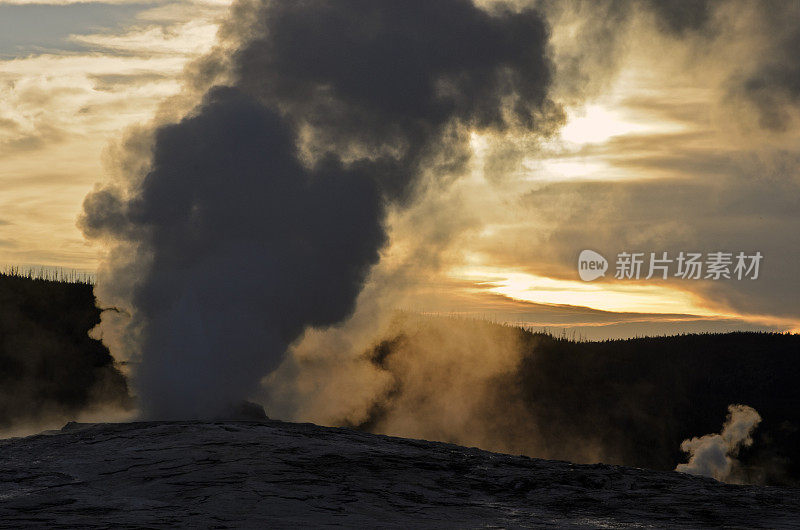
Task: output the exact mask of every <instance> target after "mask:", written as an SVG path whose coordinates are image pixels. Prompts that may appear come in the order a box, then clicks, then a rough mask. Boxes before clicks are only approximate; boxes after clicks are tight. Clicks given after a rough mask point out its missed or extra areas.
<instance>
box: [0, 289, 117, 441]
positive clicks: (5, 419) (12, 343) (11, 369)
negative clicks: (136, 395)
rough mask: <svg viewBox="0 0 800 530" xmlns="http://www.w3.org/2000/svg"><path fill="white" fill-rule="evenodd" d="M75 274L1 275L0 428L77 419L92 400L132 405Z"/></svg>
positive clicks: (98, 403)
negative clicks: (59, 276)
mask: <svg viewBox="0 0 800 530" xmlns="http://www.w3.org/2000/svg"><path fill="white" fill-rule="evenodd" d="M100 313H101V311H100V310H99V309H98V308H97V307H96V304H95V298H94V294H93V289H92V285H91V284H90V283H88V282H86V281H84V280H83V279H81V278H80V277H74V276H73V277H64V278H63V279H47V278H41V277H36V276H35V275H27V274H26V275H22V274H0V430H3V429H7V428H9V427H11V426H18V425H37V424H41V423H46V422H51V421H62V420H63V421H66V420H68V419H74V418H75V417H77V416H78V415H79V414H80V413H81V412H82V411H85V410H87V409H90V408H92V407H94V406H113V407H118V408H126V407H129V406H130V405H131V398H130V395H129V393H128V385H127V382H126V380H125V378H124V377H123V375H122V374H121V373H120V372H119V370H117V368H116V367H115V366H114V362H113V358H112V357H111V355H110V354H109V351H108V349H107V348H106V347H105V346H104V345H103V343H102V342H100V341H99V340H95V339H92V338H90V337H89V335H88V333H89V330H91V329H92V328H93V327H94V326H95V325H96V324H97V323H99V322H100Z"/></svg>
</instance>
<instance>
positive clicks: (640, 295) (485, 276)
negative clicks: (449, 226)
mask: <svg viewBox="0 0 800 530" xmlns="http://www.w3.org/2000/svg"><path fill="white" fill-rule="evenodd" d="M454 275H455V276H456V277H458V278H459V279H464V280H469V281H472V282H474V283H475V284H476V285H477V286H478V288H479V289H482V290H486V291H488V292H491V293H496V294H501V295H504V296H507V297H509V298H513V299H515V300H520V301H524V302H532V303H537V304H558V305H574V306H583V307H589V308H591V309H598V310H602V311H614V312H632V313H653V314H689V315H696V316H701V317H735V316H736V315H729V314H721V313H720V312H716V311H712V310H710V309H708V308H706V307H703V306H702V304H701V303H700V299H699V298H697V297H696V296H694V295H692V294H691V293H689V292H686V291H681V290H679V289H674V288H670V287H664V286H660V285H655V284H654V285H630V284H615V283H608V282H603V283H588V282H580V281H572V280H558V279H554V278H547V277H544V276H537V275H533V274H527V273H523V272H518V271H514V270H504V269H496V268H491V267H471V268H464V269H459V270H457V271H454Z"/></svg>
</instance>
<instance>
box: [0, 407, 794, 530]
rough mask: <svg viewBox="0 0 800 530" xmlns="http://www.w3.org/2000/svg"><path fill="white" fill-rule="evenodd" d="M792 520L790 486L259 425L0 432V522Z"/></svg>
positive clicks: (775, 523) (740, 523)
mask: <svg viewBox="0 0 800 530" xmlns="http://www.w3.org/2000/svg"><path fill="white" fill-rule="evenodd" d="M328 525H331V526H332V525H346V526H358V527H363V526H381V527H402V528H408V527H412V526H422V527H460V528H463V527H486V526H489V527H546V526H553V527H587V528H597V527H605V528H617V527H670V528H676V527H700V526H714V527H720V526H724V527H736V528H742V527H745V528H749V527H764V528H791V527H798V528H800V491H798V490H786V489H777V488H764V487H757V486H735V485H729V484H722V483H719V482H716V481H714V480H711V479H706V478H700V477H694V476H689V475H683V474H680V473H675V472H656V471H648V470H642V469H631V468H624V467H617V466H608V465H576V464H570V463H566V462H554V461H547V460H538V459H531V458H527V457H521V456H510V455H502V454H495V453H489V452H486V451H481V450H478V449H469V448H465V447H459V446H455V445H449V444H443V443H433V442H425V441H417V440H406V439H402V438H390V437H385V436H376V435H371V434H366V433H362V432H357V431H351V430H346V429H333V428H324V427H318V426H315V425H309V424H291V423H282V422H277V421H263V422H158V423H121V424H70V425H68V426H67V427H65V428H64V429H62V430H61V431H55V432H48V433H43V434H40V435H36V436H30V437H27V438H17V439H8V440H2V441H0V526H2V527H7V528H18V527H20V526H48V527H52V526H66V527H81V528H92V527H109V526H113V527H117V528H118V527H132V526H136V527H141V526H149V527H154V526H157V527H163V526H189V527H215V528H225V527H241V526H248V527H273V528H275V527H277V528H281V527H297V526H301V527H305V526H314V527H319V526H328Z"/></svg>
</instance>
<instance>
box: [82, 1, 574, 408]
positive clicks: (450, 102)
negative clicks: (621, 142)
mask: <svg viewBox="0 0 800 530" xmlns="http://www.w3.org/2000/svg"><path fill="white" fill-rule="evenodd" d="M233 13H234V18H233V19H232V20H231V21H230V22H229V23H228V25H227V26H226V30H225V35H226V38H227V39H228V41H227V42H229V43H234V44H233V45H232V48H233V49H232V50H231V51H230V52H224V53H222V55H223V57H222V58H219V57H217V58H214V60H210V61H209V63H208V64H209V65H212V66H214V65H216V67H218V68H217V70H219V69H220V68H223V67H224V68H226V69H227V70H228V71H227V74H228V78H229V82H228V83H226V85H227V86H215V87H212V88H211V89H209V90H208V91H207V93H206V94H205V95H204V97H203V98H202V103H201V104H200V105H199V106H197V107H196V108H195V109H194V110H193V111H192V112H191V113H189V115H187V116H185V117H184V118H183V119H182V120H180V122H179V123H173V124H166V125H162V126H161V127H159V128H158V129H157V130H156V131H155V133H154V135H153V142H154V143H153V147H152V158H151V161H150V163H149V165H148V166H147V168H146V170H145V171H144V172H143V174H139V173H138V172H137V171H134V170H128V171H127V173H124V174H123V179H122V180H121V181H119V182H113V183H111V184H108V185H106V186H105V187H100V188H98V189H96V190H95V191H94V192H92V193H91V194H90V195H88V196H87V198H86V199H85V202H84V212H83V215H82V217H81V219H80V226H81V227H82V229H83V231H84V233H85V234H86V235H87V237H89V238H96V239H102V240H104V241H106V242H107V243H108V245H109V248H110V250H109V254H108V259H107V261H106V263H105V264H104V266H103V269H102V270H101V271H100V274H99V277H98V281H99V282H100V285H99V290H100V292H101V293H103V292H105V293H106V294H107V295H108V297H111V298H116V299H118V300H120V301H121V302H122V303H124V304H125V305H126V306H127V307H128V309H129V310H130V313H131V318H130V321H129V322H128V323H127V326H126V335H125V337H126V340H127V341H128V347H130V348H131V350H132V351H133V352H134V353H135V354H136V355H137V356H138V361H139V362H138V370H137V373H136V386H137V390H138V392H139V395H140V399H141V404H142V407H143V412H144V414H145V415H146V416H148V417H155V418H167V417H207V416H213V415H215V414H218V413H219V412H220V411H221V410H224V409H225V408H226V407H228V406H230V404H232V403H235V402H236V401H238V400H241V399H244V398H247V397H249V396H251V395H252V394H253V393H254V391H255V390H256V389H257V387H258V383H259V381H260V379H261V378H262V377H263V376H264V375H265V374H267V373H268V372H270V371H271V370H273V369H274V368H275V367H276V366H277V365H278V364H279V362H280V361H281V358H282V356H283V354H284V352H285V351H286V349H287V347H288V346H289V345H290V344H291V343H292V342H293V341H294V340H296V339H297V338H298V337H299V336H300V334H301V333H302V332H303V330H304V329H305V328H306V327H307V326H326V325H330V324H334V323H336V322H339V321H341V320H343V319H345V318H346V317H347V316H348V315H349V314H350V313H351V312H352V311H353V308H354V304H355V301H356V297H357V295H358V293H359V292H360V290H361V288H362V286H363V283H364V281H365V278H366V277H367V274H368V272H369V270H370V267H371V266H372V265H374V264H375V263H376V262H377V261H378V259H379V252H380V250H381V248H382V247H383V245H384V243H385V240H386V235H385V229H384V223H385V216H386V208H387V207H388V206H389V205H392V204H394V205H403V204H407V203H408V202H409V201H411V200H412V199H413V197H414V195H415V193H416V192H417V188H418V187H419V185H420V182H422V177H423V176H426V175H437V174H441V175H448V174H452V173H453V172H454V171H456V170H457V169H458V168H459V167H461V166H462V165H463V164H464V163H465V161H466V160H467V158H468V143H467V140H468V138H469V132H470V131H472V130H486V129H491V130H496V131H503V130H508V129H511V128H516V127H520V128H525V129H526V130H541V131H546V130H547V129H548V128H549V127H552V124H554V123H559V122H560V121H561V119H562V116H561V112H560V110H559V108H558V107H557V106H556V105H555V104H553V103H552V102H551V101H550V99H549V97H548V87H549V84H550V81H551V65H550V62H549V60H548V59H547V54H546V43H547V38H548V31H547V26H546V24H545V22H544V21H543V19H542V17H541V16H540V15H539V13H537V12H536V11H534V10H531V9H522V10H517V11H510V10H506V9H502V10H492V11H488V10H483V9H480V8H478V7H476V6H475V5H473V3H472V2H470V1H469V0H441V1H437V2H429V1H425V0H413V1H408V2H394V1H393V0H379V1H375V0H369V1H367V0H337V1H335V2H333V1H325V0H312V1H304V2H294V1H288V0H287V1H273V2H239V3H238V4H237V5H236V6H235V7H234V9H233ZM217 59H218V61H217V62H216V63H215V62H214V61H215V60H217ZM208 71H216V70H215V69H214V68H210V67H209V68H207V69H205V70H203V72H204V74H205V73H207V72H208ZM196 81H197V84H202V80H200V79H198V80H196Z"/></svg>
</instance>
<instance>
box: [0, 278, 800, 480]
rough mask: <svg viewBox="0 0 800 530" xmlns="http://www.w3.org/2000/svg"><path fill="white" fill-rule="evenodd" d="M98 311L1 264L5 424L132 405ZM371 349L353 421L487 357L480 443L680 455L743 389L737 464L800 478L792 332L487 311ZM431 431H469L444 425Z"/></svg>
mask: <svg viewBox="0 0 800 530" xmlns="http://www.w3.org/2000/svg"><path fill="white" fill-rule="evenodd" d="M100 314H101V311H100V310H99V309H98V308H97V307H96V301H95V298H94V295H93V290H92V285H91V284H90V283H88V282H86V281H81V280H76V279H73V280H72V281H57V280H54V279H46V278H35V277H24V276H20V275H18V274H0V428H7V427H9V426H11V425H18V424H24V423H30V424H35V423H36V422H37V421H42V420H47V419H52V418H64V419H70V418H74V417H76V416H77V415H78V414H80V412H81V411H85V410H87V409H91V407H94V406H103V405H108V406H113V407H117V408H122V409H125V408H129V407H130V406H131V397H130V395H129V391H128V385H127V382H126V380H125V377H124V376H123V375H122V374H121V373H120V372H119V370H118V369H117V368H116V367H115V366H114V363H113V358H112V357H111V355H110V354H109V351H108V349H107V348H106V347H105V346H104V345H103V344H102V343H101V342H100V341H98V340H95V339H92V338H90V337H89V336H88V332H89V330H91V329H92V328H93V327H94V326H95V325H96V324H97V323H98V322H99V319H100ZM454 337H459V338H460V340H461V342H458V341H455V340H454ZM478 338H481V339H482V340H483V342H481V341H480V340H477V339H478ZM512 343H513V345H514V346H513V350H514V351H513V352H511V353H509V354H507V355H510V356H511V357H512V358H513V363H512V364H511V365H508V366H510V367H511V368H508V366H506V367H505V368H503V369H502V370H500V371H492V370H488V371H486V370H487V368H486V366H488V364H490V363H492V362H494V361H493V360H491V359H495V360H497V359H499V358H498V357H497V354H496V353H494V352H490V351H489V350H490V349H492V350H494V349H495V348H494V346H497V349H503V348H505V349H508V345H509V344H512ZM465 344H467V345H470V344H471V345H472V346H473V347H475V348H477V349H478V350H479V353H480V355H479V356H478V358H479V359H484V358H485V359H486V363H484V364H485V365H486V366H483V367H481V366H480V365H477V364H476V365H475V366H474V367H473V366H472V365H469V366H466V367H461V368H460V369H459V370H455V369H453V368H455V367H456V365H457V364H458V363H463V364H466V363H467V362H468V360H467V357H464V356H460V350H459V348H462V349H463V346H464V345H465ZM501 344H502V346H501ZM484 345H485V346H484ZM420 346H423V347H422V348H420ZM425 348H428V349H427V350H426V349H425ZM481 348H485V349H486V351H485V353H486V355H485V356H483V354H482V353H483V350H482V349H481ZM442 349H448V351H447V352H446V353H445V354H444V355H442V356H441V357H440V358H439V359H438V360H436V363H435V364H430V362H429V361H430V359H429V358H430V354H431V352H433V351H435V350H442ZM493 356H494V357H493ZM368 358H369V360H370V362H372V363H373V364H374V365H375V366H376V367H378V368H379V369H380V370H385V371H387V372H390V373H391V374H392V376H393V380H394V385H393V386H392V387H390V388H388V389H387V390H386V392H385V394H383V395H381V396H379V397H378V398H376V400H375V403H374V406H373V407H372V409H371V410H370V413H369V417H368V418H367V420H366V421H364V422H362V423H361V424H359V425H351V426H354V427H358V428H361V429H365V430H372V431H378V432H380V431H381V430H382V429H381V425H382V422H384V420H386V418H388V417H390V416H391V415H392V414H393V413H395V412H396V411H397V410H398V409H399V407H400V405H399V404H400V403H401V401H402V400H403V399H404V397H408V396H409V395H410V394H411V392H412V388H413V391H414V392H417V394H415V395H413V396H412V397H411V399H410V401H409V400H407V401H406V403H405V405H406V406H407V405H408V403H411V405H412V406H411V409H410V411H411V412H410V414H417V413H419V414H422V412H418V411H419V410H422V409H421V408H420V409H417V408H416V407H417V405H419V406H423V405H424V404H425V402H426V401H428V402H429V401H431V399H430V398H431V396H433V395H436V394H437V393H446V392H447V391H448V390H449V387H450V386H457V384H458V381H456V380H455V379H454V378H463V377H464V373H465V370H466V373H470V372H471V371H475V372H480V371H481V370H485V371H486V374H488V375H486V376H485V377H483V378H481V377H478V378H475V380H474V382H470V383H469V385H468V387H469V391H470V392H471V393H474V394H475V395H480V401H479V402H480V403H481V405H480V406H479V407H476V408H474V410H471V411H470V412H469V416H468V419H467V420H466V423H467V425H464V429H465V430H466V431H468V432H471V431H479V430H481V431H483V433H484V434H486V433H488V435H486V436H484V438H483V440H486V442H485V443H483V444H482V445H483V446H484V447H485V448H487V449H492V450H502V451H507V452H515V451H516V452H524V453H526V454H529V455H530V456H541V457H546V458H558V459H564V460H573V461H575V460H579V461H580V460H583V461H593V460H596V459H601V460H602V461H604V462H606V463H613V464H622V465H628V466H637V467H647V468H653V469H664V470H668V469H674V468H675V466H676V465H677V464H678V463H679V462H684V461H685V460H686V456H685V455H684V454H683V453H682V452H681V450H680V444H681V442H682V441H683V440H685V439H687V438H691V437H694V436H702V435H705V434H710V433H718V432H720V429H721V427H722V422H723V421H724V419H725V415H726V412H727V407H728V405H730V404H733V403H741V404H745V405H749V406H751V407H754V408H755V409H756V410H757V411H758V412H759V413H760V414H761V416H762V418H763V421H762V423H761V424H760V426H759V427H758V429H757V430H756V432H755V435H754V440H755V442H754V444H753V445H752V447H750V448H747V449H744V450H743V451H742V452H741V453H740V455H739V460H740V461H741V463H742V466H741V467H740V468H739V469H738V473H739V474H740V478H741V479H743V480H746V481H748V482H763V483H767V484H776V485H777V484H780V485H797V484H800V363H798V360H800V336H798V335H791V334H770V333H727V334H706V335H697V334H695V335H682V336H670V337H650V338H636V339H629V340H613V341H604V342H584V341H577V342H576V341H572V340H569V339H566V338H558V337H554V336H552V335H549V334H545V333H534V332H531V331H527V330H524V329H520V328H516V327H510V326H501V325H497V324H491V323H487V322H480V321H458V320H454V319H447V318H436V317H418V318H417V319H416V322H415V324H414V327H413V330H412V329H411V328H405V329H403V328H401V330H400V331H399V332H398V333H397V334H396V335H395V336H391V337H389V338H388V339H387V340H384V341H382V342H380V343H379V344H378V345H377V346H376V347H375V349H374V350H372V351H371V352H369V354H368ZM400 361H404V362H400ZM409 361H411V362H410V363H409ZM501 361H502V359H501ZM469 362H472V363H474V362H475V361H474V358H473V359H472V360H471V361H469ZM502 362H506V361H502ZM426 363H428V364H426ZM410 367H413V370H412V369H411V368H410ZM426 370H427V372H426ZM412 372H414V373H412ZM434 372H435V373H434ZM414 377H416V378H420V377H421V378H422V379H421V381H423V383H424V384H422V385H415V384H413V383H414V382H415V381H419V380H413V378H414ZM420 392H421V393H420ZM428 410H433V411H434V414H433V415H432V416H433V417H432V418H431V420H430V421H432V422H437V421H440V420H441V418H442V416H441V414H446V413H447V412H446V411H441V410H439V409H437V408H436V407H434V408H433V409H428ZM405 413H406V414H408V413H409V412H408V411H406V412H405ZM438 438H439V439H444V440H445V441H454V442H457V443H466V444H469V443H470V441H469V440H468V439H467V440H465V439H461V438H459V437H458V436H456V435H453V436H452V437H450V436H448V435H447V433H445V434H442V435H440V436H438ZM587 448H588V449H587ZM589 449H591V450H590V451H589ZM581 455H595V456H581ZM597 455H599V456H597Z"/></svg>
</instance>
